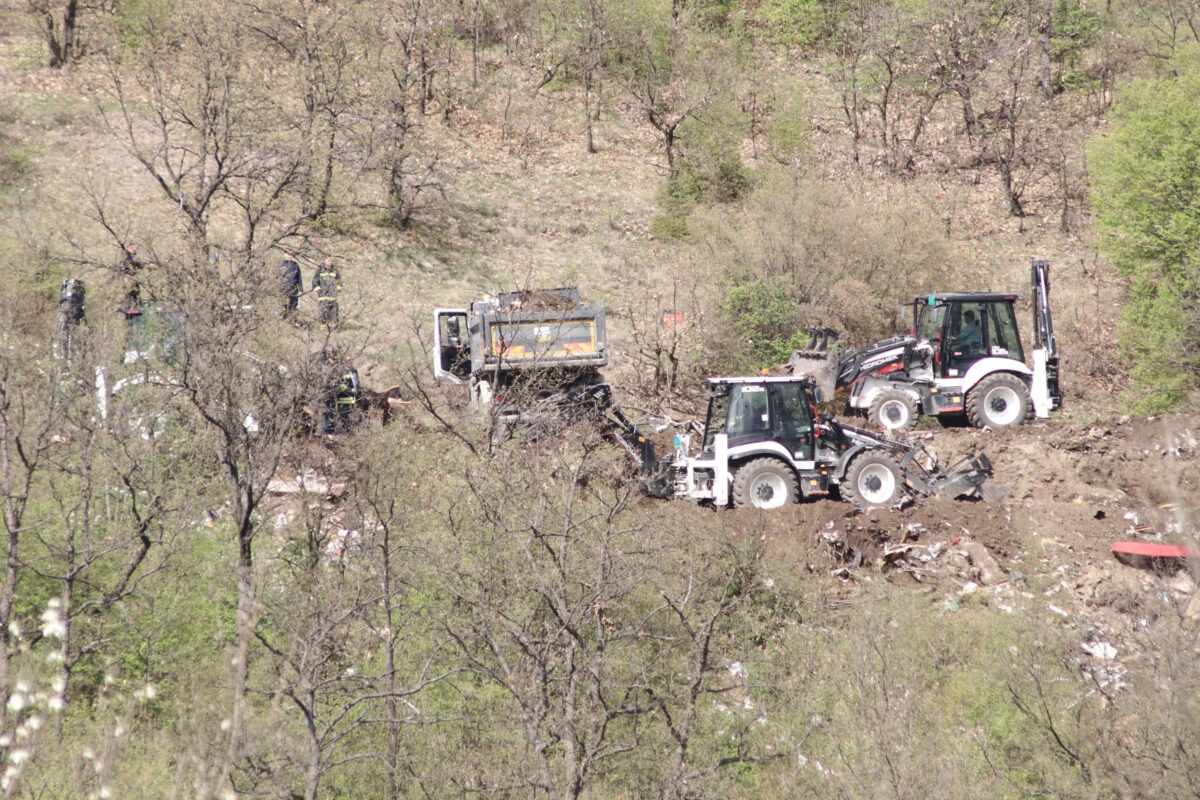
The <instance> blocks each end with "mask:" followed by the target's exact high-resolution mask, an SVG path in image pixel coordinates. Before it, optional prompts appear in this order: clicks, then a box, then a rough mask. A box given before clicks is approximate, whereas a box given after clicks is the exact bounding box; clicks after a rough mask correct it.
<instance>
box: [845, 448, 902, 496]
mask: <svg viewBox="0 0 1200 800" xmlns="http://www.w3.org/2000/svg"><path fill="white" fill-rule="evenodd" d="M839 486H840V489H841V493H842V499H843V500H848V501H849V502H851V503H853V504H854V505H856V506H858V507H859V508H863V509H867V508H879V507H880V506H894V505H896V504H897V503H899V502H900V499H901V498H902V497H904V479H903V477H902V475H901V473H900V465H899V464H897V463H896V459H894V458H892V457H891V456H890V455H888V454H887V453H884V452H879V451H873V450H867V451H865V452H862V453H859V454H858V455H857V456H855V458H854V460H853V461H851V462H850V468H849V469H847V470H846V478H845V480H843V481H842V482H841V483H840V484H839Z"/></svg>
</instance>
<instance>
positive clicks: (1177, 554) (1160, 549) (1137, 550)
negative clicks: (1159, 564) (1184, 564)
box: [1112, 542, 1200, 558]
mask: <svg viewBox="0 0 1200 800" xmlns="http://www.w3.org/2000/svg"><path fill="white" fill-rule="evenodd" d="M1112 550H1113V552H1114V553H1117V554H1118V555H1129V556H1148V557H1150V558H1187V557H1188V556H1200V550H1198V549H1196V548H1193V547H1184V546H1183V545H1179V544H1162V543H1161V542H1117V543H1116V544H1114V545H1113V546H1112Z"/></svg>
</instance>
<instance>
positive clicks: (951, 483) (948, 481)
mask: <svg viewBox="0 0 1200 800" xmlns="http://www.w3.org/2000/svg"><path fill="white" fill-rule="evenodd" d="M991 479H992V462H991V461H989V460H988V457H987V456H986V455H984V454H983V453H978V454H976V455H974V456H968V457H966V458H964V459H963V460H961V461H959V462H957V463H955V464H953V465H952V466H951V467H950V469H948V470H947V471H946V472H944V473H942V474H941V475H938V476H937V477H935V478H934V479H933V480H931V481H929V487H928V488H929V494H931V495H934V496H936V497H951V498H955V497H967V498H978V499H981V500H988V501H991V500H995V499H997V498H996V493H997V492H998V491H1000V490H999V487H997V486H996V485H995V484H994V483H992V480H991Z"/></svg>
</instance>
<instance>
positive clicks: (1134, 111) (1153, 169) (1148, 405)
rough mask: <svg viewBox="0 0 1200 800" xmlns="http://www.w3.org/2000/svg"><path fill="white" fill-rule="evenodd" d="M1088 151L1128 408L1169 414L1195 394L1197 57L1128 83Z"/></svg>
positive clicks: (1199, 274)
mask: <svg viewBox="0 0 1200 800" xmlns="http://www.w3.org/2000/svg"><path fill="white" fill-rule="evenodd" d="M1120 98H1121V99H1120V101H1119V102H1118V103H1116V104H1115V105H1114V106H1113V112H1112V125H1111V128H1110V130H1109V132H1108V134H1107V135H1106V136H1104V137H1103V138H1100V139H1097V140H1094V141H1093V142H1092V143H1091V148H1090V168H1091V172H1092V178H1093V191H1092V195H1091V201H1092V205H1093V208H1094V209H1095V212H1096V231H1097V234H1098V240H1097V246H1098V249H1099V250H1100V252H1101V253H1102V254H1104V255H1105V256H1106V257H1107V258H1108V259H1109V260H1110V261H1111V262H1112V264H1113V266H1114V267H1115V268H1116V270H1117V272H1118V274H1120V275H1121V276H1122V277H1124V278H1125V279H1127V280H1128V281H1129V301H1128V302H1127V303H1126V305H1125V308H1124V311H1123V314H1122V318H1121V324H1120V328H1119V341H1120V347H1121V354H1122V356H1123V358H1124V359H1125V360H1126V362H1127V363H1128V365H1129V369H1130V375H1131V377H1132V378H1133V379H1134V381H1136V383H1137V386H1135V387H1133V388H1132V389H1131V390H1130V391H1129V392H1127V393H1126V396H1125V400H1126V403H1127V405H1128V407H1129V408H1130V410H1132V411H1136V412H1142V413H1156V412H1161V411H1166V410H1170V409H1173V408H1177V407H1178V406H1179V405H1180V404H1181V403H1182V402H1183V401H1184V400H1185V398H1186V397H1187V396H1188V394H1189V393H1190V392H1192V391H1194V390H1196V389H1197V388H1200V315H1198V312H1200V303H1198V301H1197V298H1198V297H1200V257H1197V255H1196V242H1197V240H1200V174H1198V173H1197V171H1196V163H1197V161H1198V160H1200V51H1197V50H1196V49H1194V48H1193V49H1192V50H1190V51H1188V52H1187V53H1186V54H1184V55H1183V56H1181V57H1180V58H1179V59H1178V60H1177V62H1176V74H1174V75H1170V76H1166V77H1163V78H1159V79H1155V80H1143V81H1136V82H1133V83H1131V84H1129V86H1128V87H1126V89H1125V91H1124V92H1123V93H1122V94H1121V95H1120Z"/></svg>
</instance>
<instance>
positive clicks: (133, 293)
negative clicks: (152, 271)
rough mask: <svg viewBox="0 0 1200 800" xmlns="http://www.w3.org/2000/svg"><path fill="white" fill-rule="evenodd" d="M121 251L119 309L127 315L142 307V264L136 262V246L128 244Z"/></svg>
mask: <svg viewBox="0 0 1200 800" xmlns="http://www.w3.org/2000/svg"><path fill="white" fill-rule="evenodd" d="M123 249H124V251H125V260H124V261H123V262H122V263H121V279H122V281H123V284H124V285H123V287H122V289H123V293H124V297H123V299H122V301H121V308H122V310H123V311H125V312H126V313H127V314H128V312H130V311H134V310H140V308H141V305H142V286H141V272H142V262H141V261H139V260H138V257H137V255H138V246H137V245H136V244H130V245H128V246H126V247H124V248H123ZM139 313H140V311H139Z"/></svg>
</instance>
